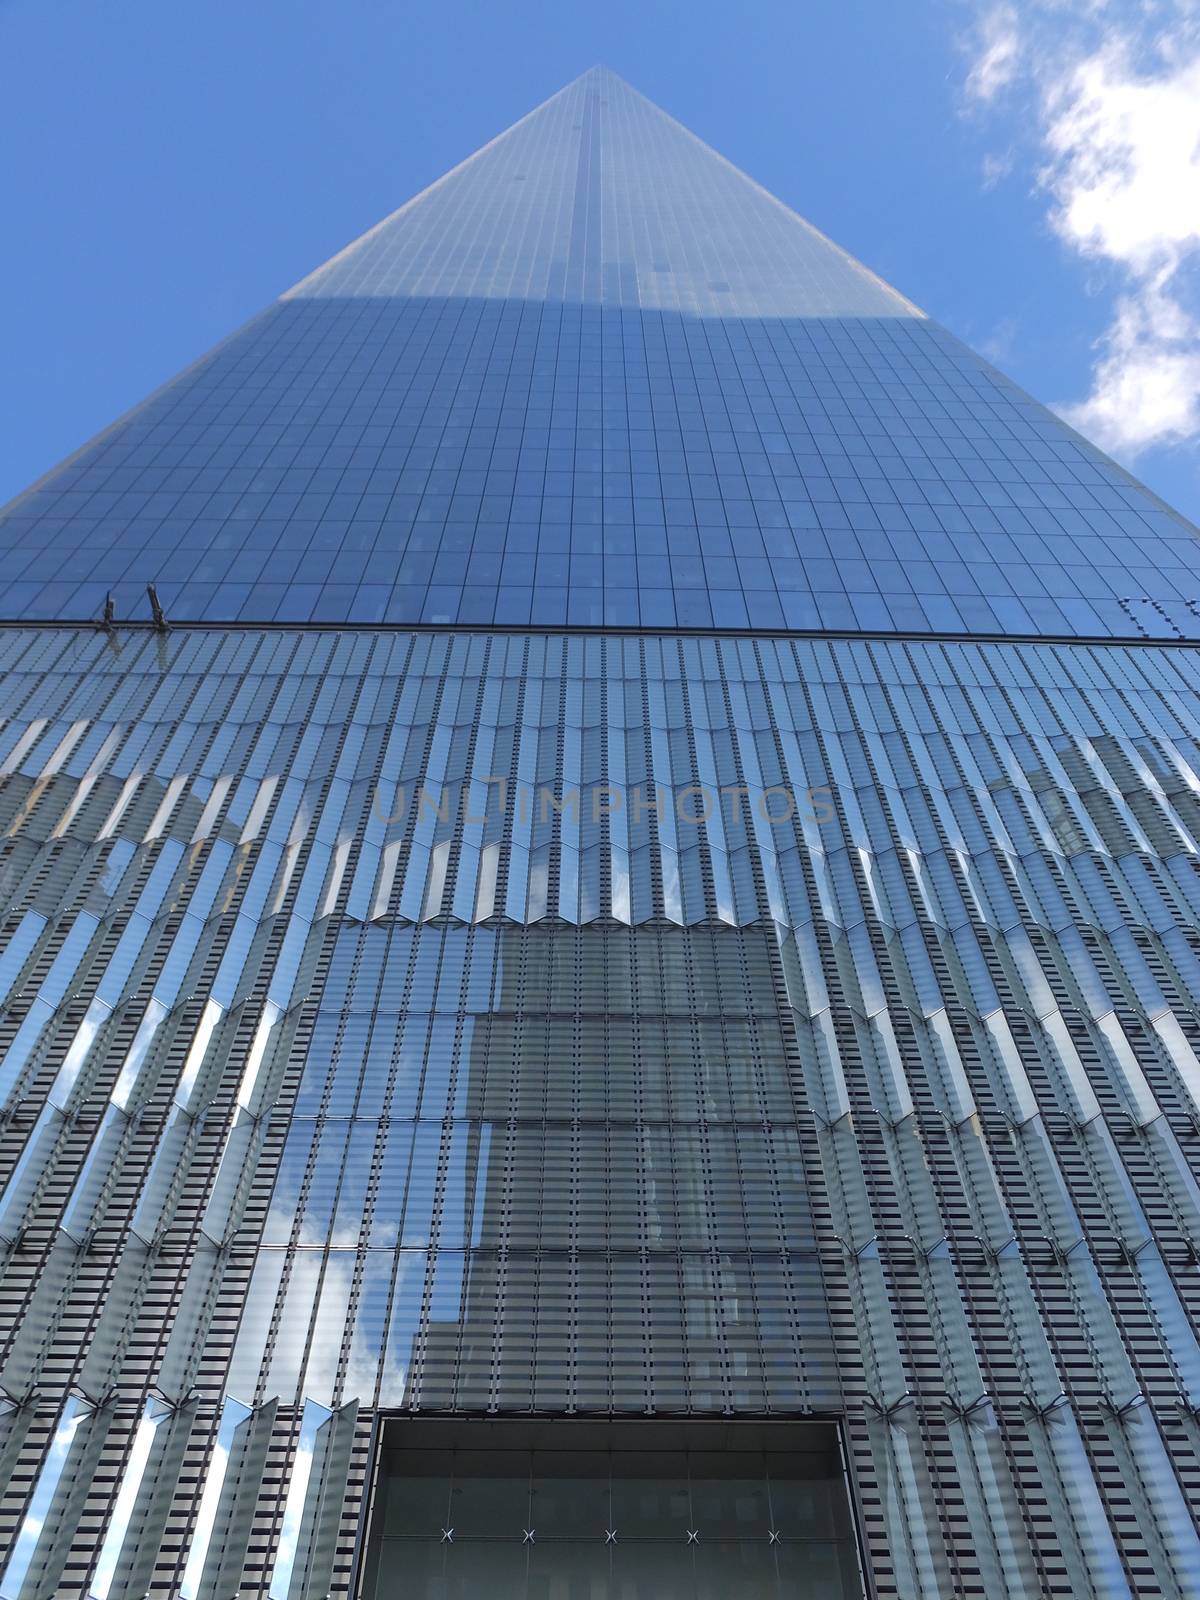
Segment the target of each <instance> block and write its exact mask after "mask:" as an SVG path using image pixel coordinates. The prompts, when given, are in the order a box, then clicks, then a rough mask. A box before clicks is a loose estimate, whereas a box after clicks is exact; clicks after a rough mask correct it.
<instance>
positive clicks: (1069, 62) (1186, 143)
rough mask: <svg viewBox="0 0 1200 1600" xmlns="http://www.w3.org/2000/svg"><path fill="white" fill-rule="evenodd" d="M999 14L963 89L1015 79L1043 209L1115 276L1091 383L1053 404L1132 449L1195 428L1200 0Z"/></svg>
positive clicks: (986, 23)
mask: <svg viewBox="0 0 1200 1600" xmlns="http://www.w3.org/2000/svg"><path fill="white" fill-rule="evenodd" d="M1000 13H1002V15H1003V17H1007V19H1008V20H1007V21H1004V20H997V17H998V12H997V9H996V8H992V9H991V10H990V11H988V12H985V13H983V14H982V17H981V20H980V22H979V25H978V30H977V33H976V36H975V52H976V54H975V60H974V64H973V66H972V67H971V70H970V71H969V73H968V75H967V79H966V83H965V91H966V93H967V95H968V97H969V98H970V99H971V101H972V102H974V103H977V104H987V103H989V102H990V101H991V100H992V99H993V98H994V97H995V95H996V94H998V93H999V92H1000V89H1001V88H1004V89H1009V90H1013V89H1024V90H1025V92H1026V98H1027V100H1028V107H1027V110H1028V112H1029V113H1030V115H1031V122H1032V128H1033V130H1034V132H1035V135H1036V138H1037V140H1038V144H1039V149H1040V157H1039V159H1040V162H1041V166H1040V171H1039V174H1038V182H1039V185H1040V187H1041V189H1042V191H1043V192H1044V193H1045V194H1046V195H1047V197H1048V199H1049V202H1050V212H1049V220H1050V223H1051V225H1052V226H1053V228H1054V230H1055V232H1056V233H1057V234H1058V236H1059V237H1060V238H1061V239H1062V240H1063V242H1064V243H1065V244H1066V245H1067V246H1068V247H1069V248H1070V249H1072V250H1074V251H1076V252H1077V253H1078V254H1079V255H1080V256H1081V257H1084V258H1086V259H1088V260H1091V261H1094V262H1097V263H1101V264H1103V265H1104V266H1107V267H1108V268H1110V269H1112V271H1113V272H1114V273H1115V277H1116V285H1117V287H1116V292H1115V299H1114V305H1113V314H1112V319H1111V321H1110V324H1109V326H1108V328H1107V330H1106V331H1105V333H1104V335H1103V336H1102V338H1101V340H1100V341H1099V343H1098V346H1097V357H1096V363H1095V366H1094V368H1093V372H1092V383H1091V392H1090V393H1089V394H1088V396H1087V397H1086V398H1085V399H1084V400H1082V401H1079V402H1077V403H1075V404H1073V405H1069V406H1063V407H1062V408H1061V409H1062V412H1063V415H1064V416H1066V417H1067V419H1068V420H1069V421H1070V422H1072V423H1073V424H1074V425H1075V426H1076V427H1078V428H1079V429H1080V431H1081V432H1083V433H1085V434H1087V435H1088V436H1089V437H1091V438H1094V439H1095V440H1096V441H1097V443H1100V444H1102V445H1104V446H1105V447H1106V448H1107V449H1109V450H1112V451H1113V452H1115V453H1117V454H1120V455H1124V456H1126V457H1132V456H1134V455H1136V454H1137V453H1138V452H1140V451H1142V450H1145V449H1147V448H1148V447H1149V446H1151V445H1156V444H1178V443H1182V442H1186V441H1190V440H1193V439H1195V438H1197V437H1200V319H1198V317H1197V315H1196V311H1195V310H1193V308H1197V309H1200V0H1161V3H1159V4H1152V3H1149V0H1147V3H1145V4H1138V5H1128V4H1127V5H1125V6H1119V5H1114V4H1106V3H1105V0H1094V3H1087V0H1082V3H1079V0H1077V3H1074V4H1062V3H1052V0H1042V3H1040V4H1039V3H1037V0H1028V3H1027V4H1026V5H1024V6H1023V7H1022V8H1021V11H1020V14H1019V16H1018V15H1014V14H1013V11H1012V8H1011V7H1001V8H1000ZM1010 38H1011V39H1012V40H1013V41H1015V42H1014V43H1013V44H1012V45H1011V48H1010V49H1008V52H1007V54H1006V53H1004V51H1003V50H1002V48H1001V47H1002V44H1003V41H1004V40H1006V39H1010ZM998 50H1001V54H1000V55H999V56H998V55H997V51H998Z"/></svg>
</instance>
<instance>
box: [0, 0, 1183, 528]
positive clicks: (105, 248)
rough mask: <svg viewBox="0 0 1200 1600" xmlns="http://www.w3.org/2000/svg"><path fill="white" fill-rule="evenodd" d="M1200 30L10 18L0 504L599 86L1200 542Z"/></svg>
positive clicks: (700, 9)
mask: <svg viewBox="0 0 1200 1600" xmlns="http://www.w3.org/2000/svg"><path fill="white" fill-rule="evenodd" d="M1198 24H1200V0H1121V3H1117V0H1019V3H1007V0H1000V3H991V0H978V3H976V0H910V3H908V4H904V5H896V4H895V3H894V0H886V3H885V0H829V3H819V4H816V3H809V4H803V3H798V0H742V3H741V4H739V5H737V6H731V5H729V4H728V0H722V3H720V4H718V3H715V0H593V3H592V4H587V5H577V4H573V3H571V0H553V3H552V0H515V3H510V4H505V3H502V0H491V3H485V0H478V3H469V0H438V3H437V4H429V5H427V6H421V7H416V6H409V5H403V4H384V3H382V0H340V3H339V4H337V5H333V4H328V3H325V4H318V3H316V0H253V3H252V4H249V5H247V4H246V0H238V3H233V0H205V4H204V5H202V6H198V7H183V6H178V7H176V6H163V5H162V4H161V0H159V3H157V4H150V3H149V0H120V3H117V4H113V5H107V6H98V5H96V4H95V0H0V61H3V63H4V69H3V105H4V113H3V127H4V135H3V139H2V140H0V185H2V194H3V215H4V218H5V224H6V226H5V242H4V248H3V251H2V252H0V288H2V291H3V304H4V305H5V307H6V308H7V315H6V316H5V319H4V340H3V349H4V361H3V364H2V367H0V501H3V500H4V499H7V498H8V497H9V496H10V495H12V494H14V493H16V492H17V491H19V490H20V489H22V488H23V487H24V486H25V485H26V484H27V483H29V482H30V481H31V480H32V479H33V478H35V477H36V476H37V475H39V474H40V473H42V472H44V471H45V470H46V469H47V468H49V467H51V466H52V465H54V463H55V462H56V461H58V460H60V459H61V458H62V457H63V456H64V455H66V454H67V453H68V452H69V451H71V450H72V449H74V448H75V447H76V446H78V445H79V444H81V443H83V442H84V440H86V439H87V438H89V437H90V436H91V435H92V434H93V433H95V432H96V431H98V430H99V429H100V428H102V427H103V426H105V425H106V424H107V423H108V422H110V421H111V420H113V418H115V417H116V416H117V415H118V414H119V413H120V412H122V411H123V410H125V409H127V408H128V407H129V406H131V405H133V404H135V403H136V402H137V401H138V400H140V399H141V398H142V397H143V396H144V395H145V394H147V393H148V392H149V391H150V390H151V389H153V388H154V387H155V386H156V385H158V384H159V383H162V382H163V381H164V380H166V379H167V378H169V377H171V376H172V374H173V373H175V372H176V371H178V370H179V369H180V368H181V367H182V366H184V365H185V364H186V363H188V362H189V361H191V360H194V359H195V358H196V357H197V356H199V355H201V354H203V352H204V351H205V350H206V349H208V348H209V347H210V346H211V345H212V344H214V343H215V342H216V341H217V340H218V339H220V338H221V337H223V336H224V335H225V334H226V333H228V332H230V331H231V330H232V329H233V328H234V327H236V326H237V325H238V324H239V323H240V322H242V321H244V320H245V319H246V318H247V317H248V316H250V315H251V314H252V313H254V312H255V311H257V310H258V309H259V308H260V307H261V306H263V305H264V304H266V303H267V302H268V301H269V300H271V299H273V298H274V297H275V296H276V295H277V294H279V293H280V292H282V291H283V290H284V289H286V288H287V287H288V286H289V285H290V284H291V283H293V282H294V281H295V280H296V279H298V278H300V277H301V276H303V275H304V274H305V273H306V272H308V271H310V270H311V269H312V268H313V267H314V266H316V265H317V264H319V263H320V262H321V261H323V260H324V259H325V258H326V257H328V256H329V255H331V254H333V252H334V251H336V250H338V249H340V248H341V247H342V246H343V245H344V244H346V243H347V242H348V241H349V240H351V239H352V238H354V237H355V236H356V235H357V234H359V233H361V232H362V231H363V230H364V229H365V228H367V227H369V226H370V225H371V224H373V223H374V222H376V221H377V220H378V219H379V218H380V217H381V216H383V215H385V214H386V213H387V212H389V211H391V210H394V209H395V207H396V206H397V205H399V204H400V203H401V202H402V201H404V200H405V199H407V198H408V197H409V196H410V195H412V194H414V193H415V192H417V191H418V190H420V189H421V188H423V187H424V186H425V185H426V184H428V183H430V182H431V181H432V180H433V179H435V178H436V177H438V176H439V175H440V174H441V173H442V172H444V171H445V170H446V169H447V168H448V167H450V166H451V165H453V164H454V163H455V162H457V161H459V160H461V159H462V158H463V157H464V156H466V155H468V154H470V152H471V151H472V150H474V149H475V148H477V146H479V145H480V144H482V143H483V142H484V141H485V140H487V139H488V138H490V137H492V136H493V135H494V134H496V133H497V132H499V131H500V130H501V129H502V128H504V127H506V126H507V125H508V124H509V123H511V122H512V121H514V120H515V119H516V118H517V117H519V116H521V115H523V114H524V113H525V112H526V111H528V110H529V109H531V108H532V107H533V106H534V105H535V104H537V103H538V102H539V101H541V100H543V99H545V98H546V96H547V95H549V94H552V93H553V92H554V91H555V90H556V89H558V88H560V87H561V86H562V85H563V84H564V83H565V82H567V81H569V80H570V79H571V78H573V77H575V76H577V75H578V74H579V73H580V72H581V71H583V70H584V69H585V68H586V67H588V66H590V65H592V64H594V63H596V62H604V63H605V64H607V65H608V66H610V67H612V68H613V69H614V70H615V71H617V72H619V73H620V74H622V76H624V77H626V78H628V79H629V81H630V82H631V83H632V84H634V86H635V87H637V88H639V89H640V90H642V92H643V93H645V94H647V95H649V96H650V97H651V99H653V100H655V101H657V102H658V103H659V104H660V105H661V106H663V107H664V108H665V109H666V110H667V111H669V112H671V113H672V114H673V115H674V116H677V117H678V118H679V119H680V120H681V121H683V122H685V123H686V124H688V126H690V127H691V128H693V129H694V130H695V131H696V132H697V133H698V134H700V135H701V137H702V138H704V139H706V140H707V141H708V142H709V143H710V144H712V145H715V146H716V148H717V149H718V150H720V151H721V152H722V153H723V154H724V155H726V156H728V157H729V159H730V160H732V161H734V162H735V163H736V164H737V165H738V166H740V167H742V168H744V169H745V170H746V171H747V172H749V173H750V174H751V175H752V176H753V177H755V178H756V179H758V180H759V181H760V182H761V183H763V184H765V185H766V187H767V188H769V189H771V190H772V191H773V192H774V193H775V194H777V195H778V196H779V197H780V198H781V199H783V200H785V201H786V202H787V203H788V204H789V205H792V206H794V207H795V208H796V209H797V210H798V211H800V212H801V213H802V214H803V215H805V216H807V217H808V218H809V219H810V220H811V221H813V222H814V223H815V224H816V225H817V226H818V227H820V228H822V229H823V230H824V231H825V232H826V233H828V234H830V235H831V236H832V237H833V238H834V239H836V240H837V241H838V242H839V243H840V244H842V245H844V246H845V247H846V248H847V249H849V250H851V251H852V252H853V253H854V254H855V255H857V256H859V257H860V258H861V259H862V260H863V261H865V262H866V263H867V264H868V265H869V266H871V267H872V268H874V269H875V270H876V271H877V272H879V273H881V274H882V275H883V276H884V277H885V278H887V279H888V280H889V281H890V282H892V283H893V284H894V285H895V286H896V287H897V288H898V289H900V290H902V291H903V292H904V293H905V294H906V295H908V296H909V297H910V298H911V299H913V300H915V301H916V302H917V303H918V304H919V305H920V306H922V307H923V308H924V309H925V310H926V311H928V312H929V313H930V314H931V315H933V316H935V317H937V318H938V319H939V320H940V321H942V322H943V323H945V324H946V325H947V326H948V327H949V328H951V329H952V330H953V331H954V332H955V333H957V334H958V335H959V336H960V337H962V338H964V339H966V340H967V341H968V342H969V343H971V344H973V345H974V346H975V347H976V348H977V349H979V350H980V351H982V352H983V353H984V354H986V355H988V356H989V357H990V358H991V359H993V360H994V361H995V362H996V363H997V365H999V366H1000V367H1001V368H1003V370H1005V371H1006V372H1008V373H1009V374H1010V375H1011V376H1012V377H1014V378H1015V379H1016V380H1017V381H1018V382H1020V383H1022V384H1023V385H1024V386H1025V387H1026V388H1027V389H1029V390H1030V392H1031V393H1033V394H1034V395H1036V396H1037V398H1038V399H1040V400H1044V401H1046V402H1047V403H1049V404H1053V405H1055V406H1057V407H1060V408H1062V409H1064V410H1065V411H1066V412H1067V414H1068V415H1070V416H1071V417H1072V419H1073V420H1075V421H1077V423H1078V424H1079V425H1081V426H1083V427H1084V429H1085V431H1087V432H1089V433H1090V434H1091V435H1092V436H1093V437H1096V438H1098V439H1099V440H1100V441H1101V442H1103V443H1104V444H1105V445H1106V446H1107V447H1108V448H1109V449H1110V450H1112V452H1113V453H1114V454H1116V455H1117V456H1118V458H1119V459H1121V460H1123V461H1125V462H1126V463H1127V464H1129V465H1131V466H1132V467H1133V469H1134V470H1135V471H1136V472H1137V474H1138V475H1139V476H1140V477H1141V478H1142V479H1143V481H1145V482H1146V483H1148V484H1149V485H1150V487H1151V488H1153V489H1155V490H1156V491H1157V492H1158V493H1159V494H1161V495H1162V496H1163V497H1164V498H1166V499H1167V500H1169V501H1170V502H1171V503H1172V504H1174V505H1175V506H1177V507H1178V508H1179V509H1180V510H1181V511H1183V512H1185V513H1186V514H1187V515H1189V516H1191V517H1192V518H1193V519H1194V520H1198V521H1200V478H1198V476H1197V455H1196V439H1197V437H1200V335H1198V333H1197V325H1196V322H1195V320H1194V319H1195V316H1196V312H1197V310H1198V309H1200V298H1198V297H1197V296H1196V294H1195V292H1194V291H1195V288H1196V282H1195V278H1196V257H1197V254H1198V253H1200V158H1198V157H1197V147H1198V143H1200V32H1198Z"/></svg>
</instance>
